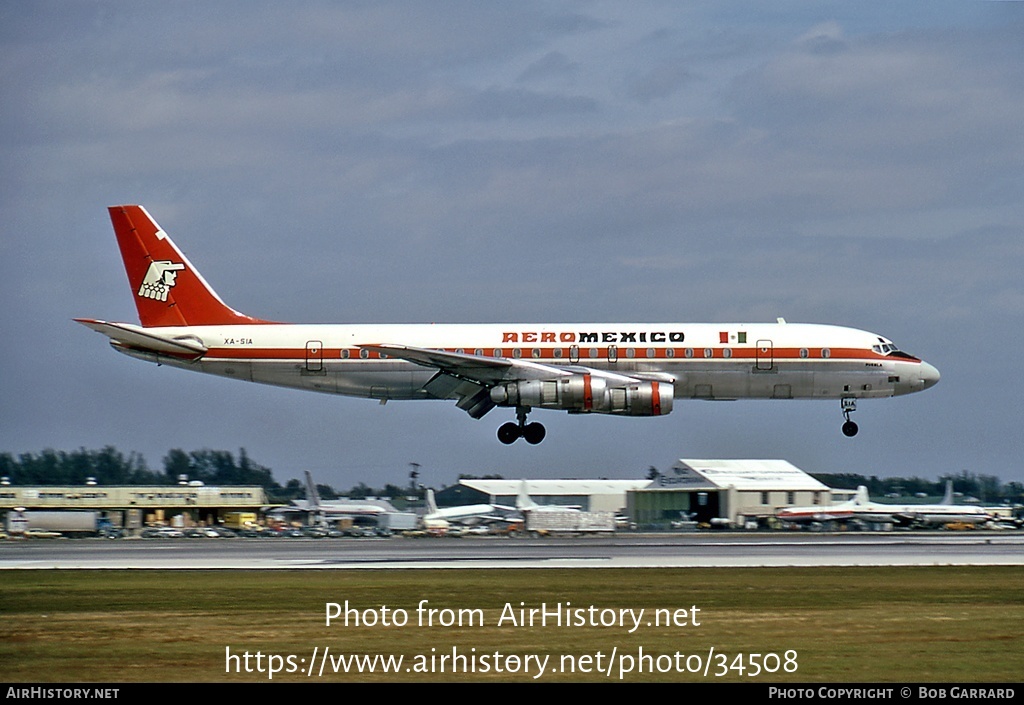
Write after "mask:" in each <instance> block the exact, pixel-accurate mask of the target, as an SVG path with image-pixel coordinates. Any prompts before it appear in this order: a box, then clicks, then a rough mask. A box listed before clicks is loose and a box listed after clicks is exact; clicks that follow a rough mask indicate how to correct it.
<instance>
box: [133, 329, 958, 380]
mask: <svg viewBox="0 0 1024 705" xmlns="http://www.w3.org/2000/svg"><path fill="white" fill-rule="evenodd" d="M147 331H148V332H150V333H152V334H155V335H157V336H159V337H161V338H165V339H178V340H184V341H192V342H198V343H201V344H202V345H203V346H204V347H205V348H207V349H208V350H207V352H206V353H205V354H204V355H202V356H201V357H198V358H197V359H185V358H186V357H188V356H174V355H170V354H169V355H163V354H155V353H153V352H151V351H147V350H139V349H136V348H133V347H130V346H124V345H118V344H117V343H115V348H117V349H118V350H120V351H122V352H125V353H126V354H129V355H133V356H135V357H139V358H142V359H147V360H151V361H155V362H160V363H162V364H171V365H175V366H178V367H182V368H184V369H190V370H196V371H201V372H206V373H210V374H215V375H220V376H226V377H232V378H235V379H242V380H246V381H252V382H259V383H264V384H274V385H280V386H285V387H295V388H301V389H307V390H313V391H319V392H325V393H331V394H342V395H348V396H356V397H369V398H374V399H426V398H437V397H436V396H433V395H431V394H430V393H428V392H427V391H426V390H425V389H424V385H425V384H426V383H427V382H428V381H429V380H430V379H431V377H433V376H434V375H435V373H436V372H437V370H435V369H432V368H430V367H426V366H423V365H419V364H415V363H413V362H408V361H405V360H400V359H396V358H394V357H389V356H388V355H387V354H385V353H382V352H376V351H372V350H366V349H364V348H362V347H361V346H367V345H387V344H393V345H402V346H411V347H417V348H426V349H435V350H443V351H446V352H451V353H458V354H467V355H476V356H480V357H485V358H502V357H504V358H511V359H513V360H518V361H522V362H535V363H539V364H541V365H544V366H549V367H560V368H566V369H569V368H572V367H585V368H590V369H594V370H606V371H609V372H612V373H619V374H623V375H629V376H634V375H635V376H642V377H644V378H647V379H663V380H664V381H671V382H672V383H673V385H674V386H673V393H674V396H675V397H676V398H680V399H684V398H694V399H816V398H817V399H841V398H852V399H862V398H872V397H890V396H896V395H901V394H909V393H912V392H916V391H920V390H922V389H926V388H928V387H930V386H932V385H933V384H935V382H936V381H937V380H938V372H937V371H936V370H935V368H934V367H932V366H931V365H929V364H928V363H926V362H923V361H921V360H919V359H917V358H914V357H911V356H909V355H905V354H903V353H900V352H898V351H896V350H895V347H894V346H892V345H891V343H889V341H888V340H887V339H884V338H882V337H880V336H878V335H876V334H874V333H870V332H867V331H862V330H857V329H853V328H845V327H840V326H832V325H818V324H799V323H752V324H734V323H729V324H724V323H723V324H717V323H665V324H640V323H628V324H610V323H593V324H587V323H577V324H545V325H539V324H518V323H509V324H391V325H357V324H352V325H333V324H319V325H313V324H310V325H303V324H261V325H211V326H187V327H184V326H183V327H177V328H175V327H167V328H149V329H147ZM889 348H891V350H889ZM883 350H884V352H883Z"/></svg>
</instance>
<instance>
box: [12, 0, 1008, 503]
mask: <svg viewBox="0 0 1024 705" xmlns="http://www.w3.org/2000/svg"><path fill="white" fill-rule="evenodd" d="M1022 46H1024V4H1021V3H1009V2H1006V3H1003V2H992V3H979V2H929V3H919V2H874V3H873V2H865V3H846V2H771V3H764V2H753V1H752V2H718V1H715V2H691V3H676V2H630V3H622V2H600V1H596V2H550V1H545V2H529V1H526V0H524V1H521V2H515V3H482V2H443V1H431V2H289V3H279V2H249V1H246V2H217V3H209V2H174V3H167V2H132V3H124V2H88V1H83V2H75V3H67V2H0V82H2V83H0V90H2V94H0V95H2V107H0V165H2V169H0V178H2V181H0V296H2V300H3V302H4V306H3V307H2V313H0V316H2V318H0V320H2V324H3V326H2V327H3V336H2V339H0V451H7V452H13V453H21V452H38V451H40V450H42V449H44V448H56V449H63V450H72V449H75V448H79V447H85V448H100V447H102V446H104V445H108V444H112V445H115V446H117V447H118V448H120V449H122V450H124V451H138V452H141V453H143V454H144V455H145V457H146V459H147V460H148V462H149V464H150V466H151V467H160V466H161V461H162V458H163V456H164V454H165V453H166V452H167V450H168V449H171V448H183V449H185V450H192V449H198V448H216V449H227V450H233V451H237V450H238V449H239V448H241V447H244V448H246V449H247V451H248V453H249V455H250V456H251V457H252V458H253V459H254V460H256V461H258V462H261V463H263V464H265V465H268V466H270V467H271V468H273V469H274V471H275V476H276V477H277V478H278V479H279V480H281V481H284V480H286V479H287V478H289V477H295V476H299V475H300V473H301V472H302V471H303V470H307V469H308V470H311V471H313V472H314V473H315V475H316V477H317V479H318V481H320V482H324V483H329V484H333V485H335V486H337V487H349V486H351V485H352V484H354V483H355V482H357V481H360V480H363V481H366V482H368V483H369V484H373V485H382V484H384V483H385V482H396V483H401V482H404V481H405V480H406V479H407V478H408V472H409V469H410V468H409V464H410V463H419V464H420V465H421V473H422V476H421V480H422V481H424V482H426V483H427V484H431V485H436V486H439V485H442V484H446V483H450V482H452V481H454V479H455V478H456V476H457V475H458V474H459V473H478V474H482V473H501V474H502V475H504V476H506V477H520V476H533V477H560V476H561V477H616V478H628V477H637V476H642V474H643V473H645V472H646V470H647V468H648V467H650V466H652V465H653V466H655V467H658V468H660V469H663V470H666V469H668V468H669V467H670V466H671V465H672V464H673V463H674V462H675V460H676V459H677V458H680V457H685V458H744V457H750V458H784V459H787V460H790V461H791V462H793V463H795V464H796V465H798V466H800V467H802V468H804V469H806V470H809V471H817V472H859V473H864V474H868V475H882V476H885V475H917V476H922V477H932V478H935V477H938V476H939V475H941V474H944V473H950V472H953V473H956V472H960V471H962V470H967V471H970V472H976V473H985V474H994V475H997V476H998V477H1000V478H1001V479H1002V480H1003V481H1004V482H1006V481H1009V480H1018V481H1022V480H1024V464H1022V461H1021V451H1022V443H1021V438H1022V435H1024V434H1022V430H1021V419H1022V416H1024V414H1022V411H1024V403H1022V398H1024V384H1022V379H1024V373H1022V370H1021V367H1020V363H1018V362H1015V359H1014V357H1013V355H1014V353H1013V350H1014V349H1017V348H1019V347H1020V344H1021V342H1022V335H1021V330H1022V323H1024V321H1022V319H1024V284H1022V271H1024V239H1022V237H1021V235H1022V226H1024V205H1022V198H1021V196H1022V194H1024V128H1022V123H1021V116H1022V115H1024V52H1022V51H1021V47H1022ZM119 203H141V204H143V205H145V206H146V207H147V209H148V210H149V211H150V213H151V214H153V216H154V217H155V218H156V219H157V220H158V221H159V222H160V224H161V225H162V226H163V228H164V229H166V230H167V231H168V232H169V233H170V234H171V235H172V236H173V237H174V238H175V240H176V242H177V243H178V245H179V246H180V247H181V248H182V249H183V250H184V251H185V252H186V253H187V254H188V255H189V258H190V259H191V260H192V261H193V263H195V264H196V265H197V266H198V267H199V268H200V269H201V270H202V272H203V274H204V275H205V277H206V279H207V280H208V281H210V282H211V283H212V284H213V285H214V287H215V288H216V289H217V291H218V292H219V293H220V295H221V296H222V297H223V298H224V299H226V300H227V301H228V303H229V304H231V305H232V306H233V307H234V308H236V309H239V310H241V311H244V312H246V313H249V314H251V315H255V316H259V317H263V318H268V319H273V320H283V321H294V322H337V323H344V322H359V323H366V322H378V321H379V322H399V323H400V322H531V321H534V322H536V321H543V322H563V321H564V322H613V321H652V322H666V321H672V322H693V321H755V322H756V321H773V320H774V319H775V318H776V317H777V316H784V317H785V318H786V319H787V320H789V321H791V322H797V321H799V322H820V323H835V324H840V325H847V326H852V327H856V328H863V329H867V330H871V331H875V332H877V333H879V334H882V335H884V336H887V337H890V338H892V339H893V340H894V341H895V342H896V343H897V344H898V345H900V347H902V348H903V349H905V350H907V351H909V352H911V353H913V354H915V355H918V356H920V357H923V358H924V359H926V360H928V361H929V362H931V363H932V364H934V365H935V366H936V367H938V368H939V370H940V371H941V372H942V381H941V383H940V384H939V385H938V386H937V387H935V388H934V389H932V390H929V391H927V392H925V393H923V394H919V395H912V396H908V397H901V398H896V399H889V400H875V401H865V402H862V403H861V404H860V408H859V410H858V412H857V414H856V416H855V418H856V420H857V421H858V422H859V423H860V426H861V433H860V435H859V436H857V437H856V438H855V439H847V438H846V437H844V436H843V435H842V434H841V433H840V429H839V427H840V424H841V421H842V417H841V413H840V409H839V402H838V401H828V402H825V401H821V402H811V401H802V402H801V401H793V402H755V401H749V402H730V403H724V402H723V403H708V402H696V401H689V402H686V401H679V402H678V403H677V404H676V408H675V410H674V411H673V413H672V414H671V415H670V416H668V417H665V418H658V419H642V418H639V419H615V418H606V417H597V416H584V417H570V416H568V415H566V414H564V413H560V412H536V413H535V414H534V416H533V417H532V418H533V419H535V420H541V421H543V422H544V423H545V425H547V427H548V438H547V440H545V442H544V443H543V444H541V445H540V446H536V447H533V446H528V445H526V444H525V443H517V444H515V445H513V446H509V447H506V446H502V445H501V444H499V443H498V441H497V440H496V438H495V435H494V434H495V429H496V428H497V426H498V425H499V424H500V423H502V422H504V421H506V420H510V419H511V418H512V416H513V415H512V413H511V412H510V411H509V410H501V409H497V410H495V411H492V412H491V413H490V414H489V415H487V416H486V417H484V419H482V420H479V421H476V420H473V419H471V418H469V417H468V416H467V415H466V414H465V413H464V412H462V411H460V410H459V409H457V408H455V406H454V404H453V403H448V402H406V403H396V402H392V403H390V404H388V405H386V406H379V405H378V404H376V403H375V402H373V401H368V400H360V399H348V398H342V397H330V396H320V395H316V394H309V393H303V392H298V391H292V390H284V389H275V388H270V387H260V386H256V385H248V384H242V383H238V382H233V381H229V380H223V379H218V378H214V377H207V376H203V375H197V374H191V373H188V372H184V371H181V370H176V369H170V368H157V367H155V366H153V365H150V364H146V363H143V362H140V361H137V360H132V359H129V358H127V357H124V356H122V355H118V354H116V353H114V352H113V351H112V350H110V348H109V347H108V346H107V344H106V342H105V340H104V339H103V338H102V337H100V336H98V335H96V334H95V333H93V332H91V331H89V330H87V329H85V328H83V327H81V326H79V325H77V324H75V323H73V322H72V321H71V319H72V318H73V317H81V316H88V317H97V318H105V319H108V320H121V321H135V320H137V319H136V313H135V308H134V305H133V303H132V298H131V292H130V291H129V289H128V287H127V284H126V279H125V275H124V270H123V268H122V265H121V261H120V258H119V255H118V251H117V247H116V244H115V241H114V237H113V234H112V231H111V228H110V222H109V220H108V217H107V211H106V207H107V206H108V205H113V204H119Z"/></svg>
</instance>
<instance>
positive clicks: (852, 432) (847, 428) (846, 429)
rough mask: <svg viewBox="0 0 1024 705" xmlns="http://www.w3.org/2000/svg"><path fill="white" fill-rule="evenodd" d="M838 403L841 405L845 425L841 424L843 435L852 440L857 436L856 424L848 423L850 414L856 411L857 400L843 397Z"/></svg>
mask: <svg viewBox="0 0 1024 705" xmlns="http://www.w3.org/2000/svg"><path fill="white" fill-rule="evenodd" d="M840 402H841V403H842V405H843V418H844V419H846V423H844V424H843V435H845V436H846V437H847V438H853V437H854V436H856V435H857V424H855V423H854V422H853V421H850V414H852V413H853V412H855V411H856V410H857V400H856V399H854V398H853V397H844V398H843V399H841V400H840Z"/></svg>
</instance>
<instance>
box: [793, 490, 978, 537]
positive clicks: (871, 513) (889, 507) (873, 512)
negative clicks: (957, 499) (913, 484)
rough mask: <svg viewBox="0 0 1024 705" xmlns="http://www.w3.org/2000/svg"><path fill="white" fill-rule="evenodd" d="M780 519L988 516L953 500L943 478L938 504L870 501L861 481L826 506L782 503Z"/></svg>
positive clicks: (968, 520) (929, 520) (902, 521)
mask: <svg viewBox="0 0 1024 705" xmlns="http://www.w3.org/2000/svg"><path fill="white" fill-rule="evenodd" d="M776 516H777V517H778V518H779V519H782V520H783V521H788V522H794V523H806V522H827V521H837V522H846V521H850V520H851V519H857V520H860V521H864V522H868V523H877V524H895V525H897V526H915V525H930V524H950V523H954V522H958V523H965V524H983V523H985V522H987V521H989V520H991V519H992V516H991V515H990V514H989V513H988V512H987V511H985V510H984V509H983V508H982V507H977V506H967V505H957V504H953V483H952V482H949V481H947V483H946V494H945V496H944V497H943V498H942V501H941V502H939V503H938V504H883V503H880V502H872V501H871V499H870V498H869V497H868V488H867V487H865V486H864V485H861V486H860V487H858V488H857V494H856V495H855V496H854V497H853V499H851V500H849V501H848V502H840V503H839V504H835V505H832V506H830V507H822V506H811V507H786V508H784V509H780V510H779V511H778V512H776Z"/></svg>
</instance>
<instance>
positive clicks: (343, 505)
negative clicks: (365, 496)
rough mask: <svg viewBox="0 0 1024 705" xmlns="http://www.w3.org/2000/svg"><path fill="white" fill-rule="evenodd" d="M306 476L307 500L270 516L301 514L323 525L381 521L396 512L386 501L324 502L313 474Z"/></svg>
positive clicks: (297, 500)
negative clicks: (339, 520)
mask: <svg viewBox="0 0 1024 705" xmlns="http://www.w3.org/2000/svg"><path fill="white" fill-rule="evenodd" d="M305 476H306V499H304V500H303V499H296V500H292V504H291V506H287V507H278V508H276V509H273V510H271V511H270V512H267V513H268V514H269V515H274V514H277V515H285V516H287V515H293V514H295V513H301V514H305V515H308V516H311V517H312V519H313V523H314V524H316V525H322V524H325V523H327V522H328V521H331V520H333V521H337V520H338V519H357V518H359V517H370V518H373V519H378V520H379V518H380V517H381V516H382V515H384V514H387V513H389V512H394V511H395V508H394V507H392V506H391V504H390V503H389V502H387V501H385V500H378V501H372V500H346V501H336V500H322V499H320V492H319V491H318V490H317V489H316V484H315V483H314V482H313V475H312V473H310V472H309V471H308V470H306V471H305Z"/></svg>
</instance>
